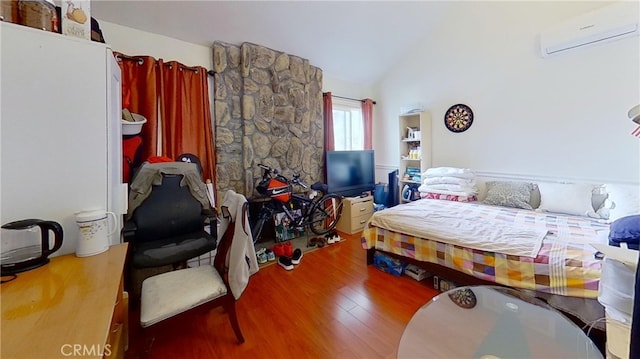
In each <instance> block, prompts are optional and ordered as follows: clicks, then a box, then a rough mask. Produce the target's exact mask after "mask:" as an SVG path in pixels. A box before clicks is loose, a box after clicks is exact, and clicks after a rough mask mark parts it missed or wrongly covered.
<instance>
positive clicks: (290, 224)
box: [251, 164, 342, 243]
mask: <svg viewBox="0 0 640 359" xmlns="http://www.w3.org/2000/svg"><path fill="white" fill-rule="evenodd" d="M258 167H260V168H261V169H262V170H263V171H262V179H261V180H260V182H259V183H258V186H256V190H257V191H258V193H259V194H260V195H261V196H263V197H265V198H270V200H269V201H265V202H264V203H263V204H262V207H261V208H260V212H259V214H258V216H257V220H256V222H255V223H254V224H253V225H252V227H251V234H252V236H253V243H256V242H257V241H258V239H259V238H260V235H261V233H262V229H263V227H264V224H265V222H266V221H267V220H270V219H271V218H273V216H274V215H276V214H278V213H283V214H284V217H283V220H282V224H283V226H284V227H285V228H287V229H295V230H299V231H302V230H304V228H305V227H309V228H310V229H311V231H312V232H313V233H315V234H317V235H323V234H326V233H329V232H330V231H332V230H333V229H334V228H335V227H336V225H337V224H338V220H339V219H340V216H341V215H342V196H340V195H337V194H335V193H328V190H327V185H326V184H324V183H320V182H316V183H314V184H313V185H311V187H309V186H307V185H306V184H305V183H304V182H302V181H301V180H300V175H294V176H293V179H291V180H289V179H288V178H286V177H284V176H283V175H281V174H280V173H278V170H277V169H273V168H271V167H269V166H266V165H263V164H258ZM294 185H297V186H300V187H302V188H304V190H305V192H308V194H307V196H304V195H300V194H297V193H294V191H293V186H294ZM318 192H321V193H323V195H322V196H320V195H319V193H318ZM285 240H286V238H285Z"/></svg>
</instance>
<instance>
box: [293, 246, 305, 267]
mask: <svg viewBox="0 0 640 359" xmlns="http://www.w3.org/2000/svg"><path fill="white" fill-rule="evenodd" d="M301 259H302V251H301V250H300V248H296V250H295V251H293V255H292V256H291V263H293V264H300V260H301Z"/></svg>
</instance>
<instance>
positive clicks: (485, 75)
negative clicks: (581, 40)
mask: <svg viewBox="0 0 640 359" xmlns="http://www.w3.org/2000/svg"><path fill="white" fill-rule="evenodd" d="M637 5H638V3H637V2H636V3H635V6H636V7H637ZM601 6H603V3H583V2H455V3H454V4H452V5H451V8H450V12H448V14H446V15H445V16H443V17H442V18H440V23H438V24H435V26H434V28H436V29H437V31H434V33H433V34H430V35H428V36H427V37H426V38H425V39H424V41H423V42H421V43H418V44H416V45H415V46H414V47H413V48H414V51H413V52H412V53H411V54H410V55H411V56H405V57H404V61H402V62H400V63H398V64H396V66H395V67H394V69H393V70H392V71H391V72H389V73H388V74H387V75H386V76H384V78H383V79H382V80H381V81H380V82H379V83H377V84H376V88H375V90H376V94H375V96H376V97H378V98H377V100H378V103H379V105H378V106H377V107H376V114H375V128H376V132H375V134H374V147H375V149H376V154H377V158H376V160H377V164H378V165H389V166H397V165H398V158H399V153H398V151H399V150H398V143H397V140H398V138H399V134H397V131H398V130H397V128H398V126H397V116H398V114H399V109H400V107H401V106H403V105H407V104H412V103H417V102H421V103H424V104H425V105H426V108H427V110H428V111H429V112H430V113H431V115H432V123H433V137H434V138H433V146H432V151H433V156H432V158H433V165H434V166H458V167H468V168H472V169H474V170H477V171H485V172H497V173H510V174H520V175H544V176H550V177H556V178H564V179H590V180H596V181H597V180H601V181H609V180H611V181H620V182H628V183H640V139H639V138H636V137H633V136H632V135H630V133H631V131H632V130H633V129H634V128H635V126H636V125H635V124H634V123H632V122H631V121H630V120H629V119H628V118H627V111H628V110H629V109H630V108H631V107H632V106H634V105H636V104H638V103H639V102H640V90H639V84H640V65H639V64H640V46H639V38H638V37H634V38H628V39H624V40H620V41H616V42H611V43H607V44H602V45H596V46H592V47H589V48H585V49H578V50H575V51H572V52H568V53H566V54H562V55H558V56H556V57H552V58H548V59H542V58H541V57H540V56H539V51H538V48H537V36H538V34H539V33H540V32H542V31H545V30H547V29H548V28H549V27H550V26H552V25H553V24H556V23H558V22H560V21H562V20H564V19H567V18H569V17H571V16H574V15H578V14H581V13H583V12H586V11H589V10H591V9H594V8H597V7H601ZM408 55H409V54H408ZM457 103H464V104H467V105H469V106H470V107H471V108H472V109H473V111H474V114H475V118H474V123H473V125H472V126H471V128H470V129H469V130H467V131H466V132H464V133H458V134H455V133H452V132H449V131H448V130H447V129H446V128H445V126H444V123H443V116H444V113H445V112H446V110H447V109H448V108H449V107H450V106H452V105H454V104H457Z"/></svg>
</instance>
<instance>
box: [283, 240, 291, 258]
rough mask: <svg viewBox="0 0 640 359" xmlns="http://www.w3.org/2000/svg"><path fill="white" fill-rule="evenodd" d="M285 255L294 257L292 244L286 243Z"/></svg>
mask: <svg viewBox="0 0 640 359" xmlns="http://www.w3.org/2000/svg"><path fill="white" fill-rule="evenodd" d="M284 255H285V256H287V257H291V256H292V255H293V244H292V243H291V242H286V243H285V244H284Z"/></svg>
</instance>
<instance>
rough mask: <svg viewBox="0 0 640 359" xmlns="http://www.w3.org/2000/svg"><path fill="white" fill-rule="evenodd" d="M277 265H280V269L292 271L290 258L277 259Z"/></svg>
mask: <svg viewBox="0 0 640 359" xmlns="http://www.w3.org/2000/svg"><path fill="white" fill-rule="evenodd" d="M278 264H279V265H280V267H282V268H284V269H285V270H292V269H293V263H291V258H289V257H284V256H281V257H278Z"/></svg>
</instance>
